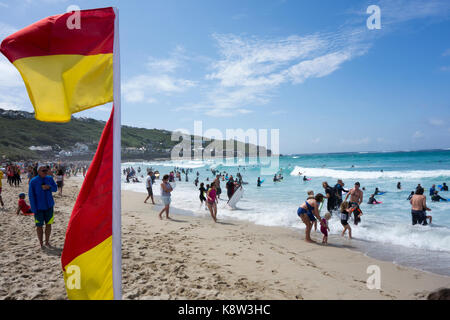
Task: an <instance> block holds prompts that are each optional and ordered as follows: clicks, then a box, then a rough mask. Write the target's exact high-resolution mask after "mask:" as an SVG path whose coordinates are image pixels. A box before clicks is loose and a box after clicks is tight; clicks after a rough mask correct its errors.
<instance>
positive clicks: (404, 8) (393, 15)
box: [378, 0, 450, 25]
mask: <svg viewBox="0 0 450 320" xmlns="http://www.w3.org/2000/svg"><path fill="white" fill-rule="evenodd" d="M378 5H379V7H380V8H381V19H382V25H384V24H392V23H402V22H407V21H411V20H416V19H426V18H433V17H447V16H448V14H449V13H450V2H449V1H447V0H382V1H380V2H379V4H378Z"/></svg>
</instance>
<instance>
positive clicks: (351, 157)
mask: <svg viewBox="0 0 450 320" xmlns="http://www.w3.org/2000/svg"><path fill="white" fill-rule="evenodd" d="M250 160H252V161H250ZM250 160H249V159H239V160H230V159H228V161H226V163H225V162H224V161H219V160H207V161H199V160H185V161H182V160H177V161H163V162H145V163H137V162H133V163H124V164H123V168H126V167H133V168H135V169H136V170H137V169H138V168H140V169H141V173H139V174H138V176H139V178H140V179H141V180H143V179H142V178H141V175H145V172H146V169H147V168H150V167H151V168H153V169H155V170H159V171H160V172H161V174H165V173H169V172H170V171H172V170H173V169H174V167H179V168H189V169H192V172H190V173H189V175H188V179H189V182H185V176H184V175H183V176H182V181H181V182H176V187H175V189H174V192H173V193H172V206H173V207H175V208H179V209H183V211H182V212H183V213H184V214H190V215H196V216H205V217H207V216H208V212H206V211H205V210H204V209H203V208H199V205H200V202H199V199H198V194H199V192H198V191H197V188H196V187H195V186H194V184H193V181H194V179H195V177H196V173H197V172H198V173H199V177H200V182H205V184H207V183H208V181H207V178H209V179H210V180H212V179H213V175H212V173H211V168H214V169H216V170H218V171H220V172H227V173H228V174H231V175H233V176H236V173H237V172H240V173H241V175H242V176H243V178H244V181H246V182H248V184H247V185H244V189H245V191H244V197H243V199H242V200H241V201H240V202H239V203H238V205H237V206H238V209H237V210H231V209H230V208H228V207H227V206H226V201H222V202H220V204H219V213H218V217H219V218H220V217H222V218H226V219H238V220H246V221H250V222H254V223H256V224H261V225H266V226H283V227H287V228H295V229H298V232H299V239H303V229H304V225H303V224H302V223H301V221H300V219H299V218H298V216H297V213H296V212H297V208H298V206H299V205H300V204H301V203H302V202H303V201H305V199H306V197H307V196H306V192H307V191H308V190H314V192H315V193H319V192H323V188H322V182H323V181H327V182H328V183H329V184H330V185H332V186H334V185H335V184H336V181H337V179H343V181H344V183H345V188H351V187H352V186H353V185H354V183H355V182H356V181H359V182H360V183H361V187H364V188H365V189H366V191H365V193H364V203H363V204H362V206H361V209H362V210H363V212H364V215H363V217H362V223H361V224H359V225H358V226H354V225H353V224H352V229H353V235H354V237H355V239H354V240H351V241H350V240H347V239H342V237H341V236H340V232H341V231H342V226H341V224H340V220H339V219H338V215H337V214H335V215H333V217H332V219H331V221H330V229H331V237H330V240H329V242H330V243H333V242H334V243H335V244H336V245H343V244H345V245H346V246H348V245H349V244H350V245H351V246H352V247H354V248H356V249H358V250H360V251H362V252H364V253H366V254H368V255H370V256H373V257H375V258H378V259H383V260H388V261H393V262H395V263H398V264H401V265H406V266H411V267H415V268H419V269H422V270H427V271H431V272H435V273H440V274H446V275H450V202H439V203H433V202H431V200H430V199H429V198H430V197H429V196H428V189H429V188H430V187H431V185H433V184H436V185H440V184H442V183H443V182H446V183H447V184H449V183H450V150H432V151H415V152H382V153H368V152H360V153H342V154H311V155H302V154H298V155H286V156H281V157H280V158H279V168H277V169H279V171H280V172H281V173H282V175H283V177H284V179H283V181H282V182H273V181H272V179H273V175H272V174H270V175H269V174H267V175H264V172H263V171H262V170H261V167H264V166H263V165H261V164H259V163H258V162H257V161H255V160H254V159H250ZM266 171H267V170H266ZM299 172H301V173H302V174H305V175H306V176H307V177H308V178H311V180H310V181H306V182H304V181H303V179H302V176H299V174H298V173H299ZM258 176H260V177H261V179H265V181H264V183H263V184H262V186H261V187H260V188H258V187H257V186H256V181H257V178H258ZM398 182H400V183H401V185H402V189H401V190H397V183H398ZM419 183H420V184H421V185H422V186H423V187H424V188H425V189H426V195H427V204H428V206H429V207H430V208H431V209H432V211H431V212H430V213H429V214H430V215H431V216H432V217H433V223H432V224H431V225H428V226H419V225H416V226H412V224H411V214H410V211H411V206H410V204H409V201H407V200H406V199H407V197H408V195H409V194H410V192H411V191H413V190H414V189H415V188H416V186H417V184H419ZM376 187H378V188H379V190H381V191H386V192H387V193H386V194H384V195H382V196H377V197H376V198H377V200H379V201H382V202H383V203H382V204H379V205H369V204H367V200H368V198H369V196H370V194H372V193H373V191H374V190H375V188H376ZM123 189H125V190H126V189H128V190H134V191H138V192H146V190H145V186H144V185H143V183H134V184H133V183H130V184H128V183H123ZM222 189H223V193H222V198H223V199H226V189H225V182H223V183H222ZM154 193H155V194H157V195H158V194H159V187H156V185H155V186H154ZM440 194H441V196H442V197H444V198H450V192H440ZM323 213H324V212H322V214H323ZM316 238H317V239H321V234H320V232H319V231H318V234H317V235H316Z"/></svg>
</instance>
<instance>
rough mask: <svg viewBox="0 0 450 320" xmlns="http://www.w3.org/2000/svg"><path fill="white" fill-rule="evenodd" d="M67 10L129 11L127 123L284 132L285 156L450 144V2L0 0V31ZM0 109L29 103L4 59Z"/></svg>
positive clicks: (125, 28) (124, 36) (124, 17)
mask: <svg viewBox="0 0 450 320" xmlns="http://www.w3.org/2000/svg"><path fill="white" fill-rule="evenodd" d="M373 4H374V5H378V6H379V7H380V9H381V27H382V28H381V30H368V29H367V27H366V20H367V18H368V17H369V14H367V13H366V9H367V7H368V6H369V5H373ZM69 5H78V6H79V7H81V9H88V8H95V7H105V6H117V7H118V8H119V10H120V28H121V29H120V32H121V34H120V36H121V58H122V122H123V124H126V125H132V126H138V127H146V128H161V129H169V130H175V129H180V128H185V129H188V130H190V131H191V132H192V131H193V126H194V121H195V120H202V121H203V128H204V130H206V129H211V128H217V129H219V130H221V131H222V132H223V133H224V134H225V130H226V129H237V128H242V129H244V130H247V129H249V128H254V129H279V130H280V151H281V153H285V154H287V153H312V152H347V151H384V150H416V149H429V148H450V1H446V0H436V1H433V0H390V1H375V0H373V1H333V0H329V1H296V0H284V1H282V0H264V1H261V0H254V1H243V0H241V1H234V0H226V1H225V0H221V1H218V0H217V1H213V0H204V1H200V0H196V1H192V0H191V1H188V0H165V1H162V0H161V1H137V0H135V1H132V0H128V1H97V0H89V1H87V0H81V1H65V0H34V1H31V0H24V1H20V2H19V1H8V0H0V39H3V38H4V37H5V36H7V35H9V34H10V33H12V32H14V31H15V30H18V29H21V28H23V27H25V26H27V25H29V24H31V23H33V22H35V21H37V20H39V19H42V18H44V17H46V16H49V15H54V14H58V13H62V12H65V11H66V8H67V7H68V6H69ZM0 108H5V109H21V110H29V111H31V110H32V106H31V104H30V103H29V101H28V99H27V95H26V90H25V87H24V85H23V84H22V82H21V79H20V77H19V76H18V73H17V71H15V69H14V68H13V67H11V65H10V64H9V63H8V62H7V61H6V59H4V58H3V57H0ZM109 110H110V107H108V106H107V107H100V108H95V109H91V110H89V111H85V112H82V113H80V114H78V115H77V116H89V117H94V118H97V119H103V120H106V119H107V118H108V116H109Z"/></svg>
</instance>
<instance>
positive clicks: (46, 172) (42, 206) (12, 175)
mask: <svg viewBox="0 0 450 320" xmlns="http://www.w3.org/2000/svg"><path fill="white" fill-rule="evenodd" d="M86 172H87V165H86V164H80V163H69V164H61V163H59V162H58V163H50V164H44V163H38V162H34V163H33V162H21V163H4V164H2V165H1V166H0V206H1V207H2V208H4V206H5V204H4V201H3V199H2V187H3V184H2V180H3V178H4V176H5V175H6V179H7V180H6V181H7V184H8V185H9V186H10V187H12V188H17V187H19V186H20V185H21V184H22V183H23V181H22V175H25V174H26V176H27V179H28V181H27V184H28V200H29V204H28V203H27V195H26V194H25V193H23V192H20V193H19V194H18V195H17V198H18V201H17V207H16V210H15V213H16V215H19V214H22V215H25V216H34V223H35V225H36V233H37V238H38V240H39V244H40V246H41V248H44V247H51V245H50V236H51V226H52V224H53V222H54V212H53V211H54V205H55V200H54V198H53V193H56V192H58V194H59V196H60V197H62V196H63V187H64V179H65V177H70V176H75V177H76V176H77V174H79V173H82V174H83V176H85V175H86ZM44 226H45V228H44Z"/></svg>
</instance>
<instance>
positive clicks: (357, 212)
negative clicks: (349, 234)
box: [344, 182, 364, 225]
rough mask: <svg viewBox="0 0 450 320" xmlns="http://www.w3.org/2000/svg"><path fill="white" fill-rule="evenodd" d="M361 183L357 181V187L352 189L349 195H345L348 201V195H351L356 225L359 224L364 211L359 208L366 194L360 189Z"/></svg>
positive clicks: (351, 205)
mask: <svg viewBox="0 0 450 320" xmlns="http://www.w3.org/2000/svg"><path fill="white" fill-rule="evenodd" d="M360 186H361V184H360V183H359V182H356V183H355V187H354V188H353V189H351V190H350V191H349V192H348V193H347V195H346V196H345V200H344V201H347V199H348V197H349V196H350V202H349V204H350V207H353V215H354V223H355V225H358V223H359V222H360V221H361V216H362V211H361V209H360V208H359V206H360V205H361V203H362V202H363V198H364V194H363V192H362V191H361V190H360V189H359V188H360Z"/></svg>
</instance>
